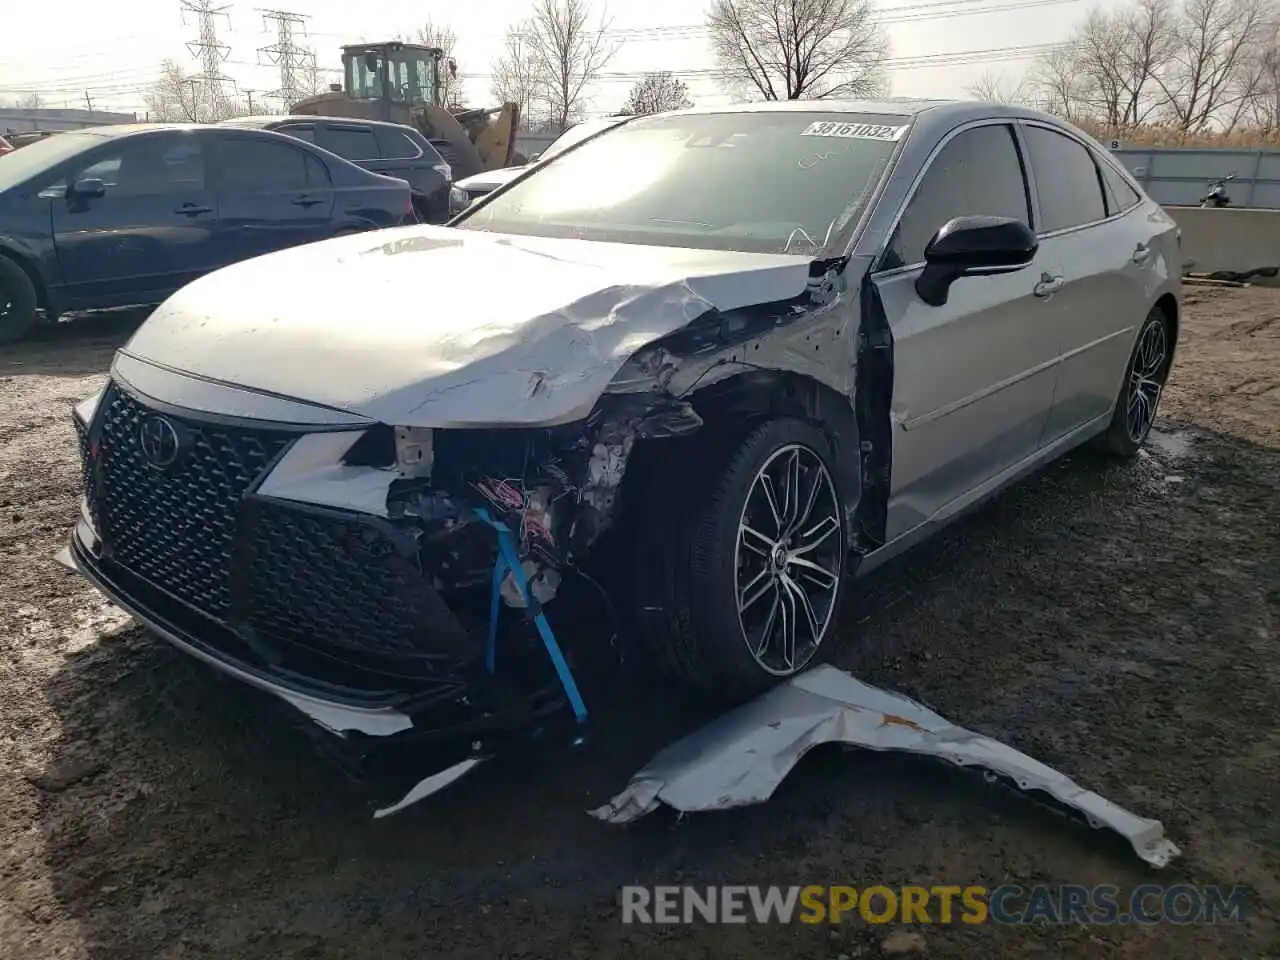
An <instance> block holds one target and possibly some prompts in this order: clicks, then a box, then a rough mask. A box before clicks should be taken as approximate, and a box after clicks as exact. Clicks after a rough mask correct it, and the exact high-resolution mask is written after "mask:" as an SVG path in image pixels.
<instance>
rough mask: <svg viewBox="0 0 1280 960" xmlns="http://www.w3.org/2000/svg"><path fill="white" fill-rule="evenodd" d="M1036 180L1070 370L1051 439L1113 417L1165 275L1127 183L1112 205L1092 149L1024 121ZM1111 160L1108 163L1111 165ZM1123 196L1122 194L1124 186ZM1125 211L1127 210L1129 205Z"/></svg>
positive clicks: (1065, 367)
mask: <svg viewBox="0 0 1280 960" xmlns="http://www.w3.org/2000/svg"><path fill="white" fill-rule="evenodd" d="M1022 132H1023V137H1024V140H1025V142H1026V144H1027V153H1028V156H1029V158H1030V160H1031V169H1032V173H1033V176H1034V179H1035V191H1036V195H1037V202H1038V207H1039V213H1040V219H1039V223H1038V225H1037V233H1038V234H1039V236H1040V245H1041V250H1043V251H1044V253H1045V255H1046V256H1048V257H1050V258H1051V259H1052V261H1053V263H1054V272H1055V273H1056V274H1057V275H1059V276H1061V278H1062V281H1061V283H1062V288H1061V290H1059V291H1058V292H1057V293H1055V294H1054V295H1053V298H1052V301H1051V302H1050V303H1049V304H1048V306H1049V307H1050V311H1049V312H1050V313H1051V315H1052V318H1053V326H1054V329H1055V331H1056V333H1057V336H1058V344H1059V346H1058V352H1059V353H1060V354H1061V356H1062V365H1061V369H1060V370H1059V374H1058V385H1057V392H1056V395H1055V397H1054V403H1053V409H1052V411H1051V414H1050V416H1049V420H1048V422H1047V423H1046V425H1045V434H1044V442H1045V443H1052V442H1053V441H1054V440H1057V439H1059V438H1061V437H1064V436H1065V435H1067V434H1068V433H1070V432H1071V431H1072V430H1074V429H1076V428H1077V427H1081V426H1083V425H1085V424H1087V423H1089V422H1091V421H1093V420H1096V419H1098V418H1100V417H1104V416H1107V415H1109V414H1110V412H1111V409H1112V406H1113V405H1114V403H1115V401H1116V397H1117V396H1118V394H1119V389H1120V381H1121V379H1122V378H1123V375H1124V369H1125V365H1126V364H1127V362H1128V359H1129V351H1130V350H1131V349H1132V346H1133V338H1134V336H1135V335H1136V333H1137V327H1138V325H1140V324H1141V323H1142V320H1143V318H1144V317H1145V315H1146V312H1147V307H1148V304H1147V294H1146V290H1147V289H1148V287H1149V286H1150V282H1149V275H1150V273H1151V271H1152V270H1153V269H1155V268H1156V258H1155V257H1154V255H1153V253H1154V252H1153V251H1151V250H1150V247H1149V244H1150V240H1151V226H1150V224H1149V223H1148V222H1147V220H1146V218H1145V217H1144V216H1142V215H1141V213H1140V211H1138V210H1137V204H1138V201H1139V200H1140V197H1139V196H1138V195H1137V194H1136V191H1134V190H1133V188H1132V187H1130V186H1129V185H1128V184H1127V183H1124V182H1123V179H1122V178H1119V177H1118V175H1117V174H1114V172H1113V176H1115V177H1116V178H1117V179H1119V180H1120V182H1121V184H1122V185H1123V188H1124V191H1123V192H1122V194H1121V197H1116V198H1109V197H1108V188H1107V184H1106V181H1105V179H1104V177H1103V173H1102V170H1101V169H1100V167H1099V160H1098V158H1096V157H1095V156H1094V153H1093V151H1092V150H1091V149H1089V148H1088V147H1087V146H1086V145H1085V144H1084V143H1082V142H1081V141H1079V140H1076V139H1075V138H1074V137H1070V136H1068V135H1067V134H1065V133H1063V132H1061V131H1059V130H1056V129H1054V128H1052V127H1049V126H1047V125H1041V124H1038V123H1032V122H1024V123H1023V125H1022ZM1104 163H1105V161H1104ZM1116 189H1117V190H1119V189H1120V186H1119V185H1118V186H1117V187H1116ZM1122 204H1123V205H1122Z"/></svg>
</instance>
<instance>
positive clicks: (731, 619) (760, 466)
mask: <svg viewBox="0 0 1280 960" xmlns="http://www.w3.org/2000/svg"><path fill="white" fill-rule="evenodd" d="M831 458H832V453H831V446H830V444H829V442H828V441H827V438H826V436H825V435H824V434H823V433H822V431H821V430H819V429H817V428H816V427H814V426H813V425H811V424H809V423H806V422H804V421H801V420H794V419H783V420H773V421H769V422H766V423H764V424H762V425H760V426H758V427H756V428H754V429H753V430H752V431H751V432H750V433H748V434H747V435H746V437H745V438H743V439H742V440H741V442H740V443H738V444H736V446H735V447H734V448H733V449H730V450H727V451H725V452H724V453H723V454H722V455H720V456H716V457H713V462H712V463H711V464H710V466H711V467H712V469H711V470H710V471H706V472H705V473H704V479H703V480H702V483H701V486H700V487H699V486H694V485H692V484H690V481H689V478H688V476H687V475H686V476H681V477H678V478H676V477H675V476H674V471H673V476H672V477H671V478H669V479H668V481H667V482H666V483H663V484H660V485H659V487H658V489H656V490H655V491H653V492H651V494H650V496H649V498H648V499H649V504H648V507H649V511H648V513H649V515H648V517H647V518H646V520H645V522H644V523H643V524H642V526H641V536H640V565H641V566H640V576H639V582H638V597H637V599H638V602H639V609H640V622H641V623H642V624H643V625H644V626H645V628H646V634H647V636H646V640H647V642H648V645H649V646H650V648H651V649H652V650H653V652H654V654H655V655H656V657H657V659H658V660H659V662H660V663H661V664H662V665H663V666H664V667H666V669H667V670H668V671H669V672H671V673H673V674H675V675H676V677H677V678H678V679H679V680H680V681H682V682H683V683H685V684H688V685H691V686H694V687H696V688H700V689H702V690H706V691H708V692H711V693H714V694H717V695H723V696H725V697H726V698H729V699H738V698H740V697H744V696H749V695H751V694H753V693H756V692H759V691H760V690H762V689H764V688H766V687H769V686H771V685H772V684H774V683H776V682H777V681H778V680H781V679H785V678H787V677H790V676H794V675H795V674H797V673H800V672H801V671H802V670H804V669H805V667H807V666H808V665H809V663H810V662H811V661H812V660H813V659H814V657H815V656H817V654H818V652H819V650H820V648H821V647H822V645H823V644H824V643H826V642H827V641H828V640H829V639H830V636H831V634H832V633H833V632H834V629H835V623H836V616H837V612H838V610H839V606H840V600H841V598H842V596H843V589H844V572H845V560H846V549H847V547H846V541H845V531H844V523H843V515H844V510H843V501H842V499H841V496H840V491H839V487H838V484H837V481H836V474H835V471H834V470H833V469H832V466H831ZM673 504H675V507H674V508H673Z"/></svg>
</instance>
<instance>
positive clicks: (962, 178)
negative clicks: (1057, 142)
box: [883, 124, 1031, 270]
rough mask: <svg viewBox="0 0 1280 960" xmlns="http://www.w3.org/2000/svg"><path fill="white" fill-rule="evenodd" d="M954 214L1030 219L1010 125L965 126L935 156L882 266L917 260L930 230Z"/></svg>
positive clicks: (1025, 191) (1019, 161)
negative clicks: (969, 127)
mask: <svg viewBox="0 0 1280 960" xmlns="http://www.w3.org/2000/svg"><path fill="white" fill-rule="evenodd" d="M955 217H1013V218H1014V219H1015V220H1021V221H1022V222H1023V223H1026V224H1029V223H1030V222H1031V213H1030V203H1029V202H1028V200H1027V184H1026V179H1025V177H1024V176H1023V173H1022V161H1021V159H1020V158H1019V156H1018V145H1017V141H1015V140H1014V137H1013V130H1012V128H1010V127H1009V126H1008V125H1006V124H994V125H991V126H985V127H974V128H973V129H971V130H966V131H964V132H963V133H960V134H957V135H956V136H955V137H954V138H953V139H952V140H951V141H949V142H948V143H947V145H946V146H945V147H943V148H942V150H941V151H940V152H939V153H938V155H937V156H936V157H934V158H933V162H932V163H930V164H929V169H928V170H927V171H926V172H925V175H924V178H923V179H922V180H921V181H920V186H919V188H918V189H917V190H916V192H915V195H914V196H913V197H912V198H911V200H910V201H909V202H908V203H907V207H906V209H905V210H904V211H903V214H902V219H901V220H900V221H899V222H898V228H897V230H895V231H894V234H893V237H892V239H891V240H890V241H889V248H888V249H887V250H886V251H885V258H884V263H883V266H884V268H885V269H889V270H892V269H893V268H894V267H903V266H909V265H910V264H913V263H920V262H921V261H922V260H924V248H925V246H927V245H928V243H929V241H930V240H932V239H933V235H934V234H935V233H937V232H938V230H939V228H941V227H942V225H943V224H945V223H946V222H947V221H948V220H951V219H953V218H955Z"/></svg>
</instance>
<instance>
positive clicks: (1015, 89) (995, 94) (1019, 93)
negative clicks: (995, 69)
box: [966, 72, 1026, 103]
mask: <svg viewBox="0 0 1280 960" xmlns="http://www.w3.org/2000/svg"><path fill="white" fill-rule="evenodd" d="M1025 85H1026V84H1025V81H1022V80H1018V81H1016V82H1015V81H1009V80H1007V79H1005V77H1003V76H1002V75H1000V74H996V73H990V72H988V73H984V74H982V76H980V77H978V79H977V80H975V81H974V82H973V83H971V84H969V86H968V87H967V88H966V92H967V93H968V94H969V96H971V97H973V98H974V99H975V100H985V101H987V102H989V103H1022V102H1023V101H1024V100H1025V99H1026V90H1025V89H1024V87H1025Z"/></svg>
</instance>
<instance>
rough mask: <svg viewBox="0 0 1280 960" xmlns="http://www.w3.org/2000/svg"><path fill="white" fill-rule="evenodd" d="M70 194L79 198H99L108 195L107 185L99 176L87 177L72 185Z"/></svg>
mask: <svg viewBox="0 0 1280 960" xmlns="http://www.w3.org/2000/svg"><path fill="white" fill-rule="evenodd" d="M70 195H71V196H73V197H75V198H76V199H77V200H97V199H98V198H99V197H105V196H106V195H107V185H106V184H105V183H103V182H102V181H101V180H99V179H98V178H97V177H85V178H84V179H83V180H77V181H76V182H75V183H74V184H73V185H72V187H71V194H70Z"/></svg>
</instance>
